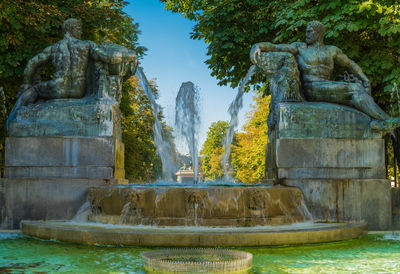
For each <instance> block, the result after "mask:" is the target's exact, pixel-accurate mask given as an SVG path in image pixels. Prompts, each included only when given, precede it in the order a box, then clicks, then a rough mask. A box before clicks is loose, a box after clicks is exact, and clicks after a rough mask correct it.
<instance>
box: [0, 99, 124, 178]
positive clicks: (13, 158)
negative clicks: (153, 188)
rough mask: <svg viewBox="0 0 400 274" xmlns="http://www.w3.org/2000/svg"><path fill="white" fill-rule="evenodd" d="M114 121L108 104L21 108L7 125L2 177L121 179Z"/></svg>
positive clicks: (59, 102) (114, 105)
mask: <svg viewBox="0 0 400 274" xmlns="http://www.w3.org/2000/svg"><path fill="white" fill-rule="evenodd" d="M120 119H121V113H120V110H119V107H118V102H116V101H115V100H113V99H96V98H95V97H85V98H82V99H54V100H48V101H46V102H38V103H36V104H31V105H28V106H23V107H21V108H20V109H19V110H18V111H17V113H16V116H15V119H13V120H12V121H11V123H10V125H9V135H10V136H11V137H9V138H7V139H6V147H5V149H6V159H5V169H4V175H5V177H7V178H98V179H112V178H117V179H123V178H124V177H125V170H124V145H123V143H122V141H121V126H120Z"/></svg>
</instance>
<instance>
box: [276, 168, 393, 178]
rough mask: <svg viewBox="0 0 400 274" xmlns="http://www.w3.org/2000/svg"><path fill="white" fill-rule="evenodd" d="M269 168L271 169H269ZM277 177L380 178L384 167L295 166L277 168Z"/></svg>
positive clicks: (383, 172)
mask: <svg viewBox="0 0 400 274" xmlns="http://www.w3.org/2000/svg"><path fill="white" fill-rule="evenodd" d="M269 170H271V169H269ZM278 177H279V178H287V179H305V178H310V179H333V178H334V179H349V178H353V179H382V178H385V177H386V169H385V168H384V167H381V168H331V167H328V168H314V167H305V168H302V167H300V168H299V167H295V168H293V167H292V168H284V167H280V168H279V169H278Z"/></svg>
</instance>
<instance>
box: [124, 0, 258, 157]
mask: <svg viewBox="0 0 400 274" xmlns="http://www.w3.org/2000/svg"><path fill="white" fill-rule="evenodd" d="M129 2H130V4H129V5H128V6H127V7H126V8H125V12H126V13H127V14H129V15H130V16H131V17H133V18H134V19H135V22H137V23H139V29H140V30H141V32H142V33H141V35H140V36H139V43H140V44H141V45H143V46H145V47H147V49H148V51H147V53H146V54H147V55H146V56H144V58H143V59H142V60H141V67H143V69H144V72H145V74H146V76H147V78H148V79H153V78H156V82H157V84H158V87H159V92H160V98H159V99H158V103H159V104H160V105H161V106H162V107H163V108H164V113H165V116H166V119H167V123H168V124H169V125H170V126H173V123H174V111H175V98H176V95H177V94H178V90H179V87H180V86H181V84H182V82H186V81H192V82H193V83H194V84H195V85H196V86H198V87H199V89H200V98H201V99H200V112H201V127H200V134H199V135H200V136H199V145H200V146H201V145H202V144H203V142H204V141H205V139H206V133H207V129H208V127H209V126H210V125H211V123H212V122H216V121H218V120H226V121H228V120H229V116H228V113H227V111H228V107H229V104H230V103H231V102H232V100H233V99H234V97H235V96H236V93H237V90H236V89H235V90H234V89H232V88H230V87H227V86H223V87H221V86H218V84H217V82H218V81H217V79H215V78H214V77H212V76H211V70H209V69H208V68H207V65H206V64H205V63H204V61H205V60H206V59H207V56H206V53H207V45H206V43H205V42H204V41H198V40H192V39H190V32H191V31H192V27H193V25H194V24H193V22H191V21H189V20H188V19H184V18H183V17H181V16H180V15H179V14H174V13H172V12H167V11H165V10H164V4H162V3H161V2H159V1H158V0H132V1H129ZM252 95H253V94H245V96H244V101H243V109H242V111H241V112H240V114H239V115H240V125H242V124H243V122H244V119H245V114H246V112H247V111H249V104H250V103H251V97H252ZM177 145H178V148H179V150H180V151H181V152H186V151H185V150H184V149H183V148H182V146H183V145H182V143H181V142H179V140H177Z"/></svg>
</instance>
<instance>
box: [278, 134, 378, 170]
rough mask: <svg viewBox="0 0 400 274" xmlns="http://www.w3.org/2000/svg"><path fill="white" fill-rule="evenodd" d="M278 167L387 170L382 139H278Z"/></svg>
mask: <svg viewBox="0 0 400 274" xmlns="http://www.w3.org/2000/svg"><path fill="white" fill-rule="evenodd" d="M276 151H277V154H276V163H277V166H278V167H285V168H308V167H311V168H318V167H323V168H325V167H326V168H378V167H385V157H384V141H383V139H363V140H354V139H328V138H325V139H282V138H280V139H278V140H277V141H276Z"/></svg>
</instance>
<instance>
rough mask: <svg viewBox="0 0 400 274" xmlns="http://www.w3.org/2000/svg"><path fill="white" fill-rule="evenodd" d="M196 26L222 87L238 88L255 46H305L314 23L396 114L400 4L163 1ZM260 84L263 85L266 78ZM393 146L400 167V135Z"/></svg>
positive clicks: (393, 0) (371, 0)
mask: <svg viewBox="0 0 400 274" xmlns="http://www.w3.org/2000/svg"><path fill="white" fill-rule="evenodd" d="M160 1H161V2H164V3H165V4H166V5H165V8H166V9H167V10H170V11H172V12H177V13H181V14H182V15H183V16H184V17H187V18H188V19H190V20H193V21H195V23H196V24H195V26H194V28H193V32H192V34H191V37H192V38H193V39H204V41H205V42H206V43H208V52H207V55H208V57H209V58H208V60H207V61H206V63H207V64H208V67H209V68H210V69H211V71H212V75H214V76H216V77H217V78H218V79H219V80H220V81H219V84H221V85H227V84H230V85H231V86H232V87H236V86H237V85H238V83H239V81H240V79H241V78H242V77H244V76H245V75H246V72H247V70H248V68H249V67H250V60H249V51H250V48H251V46H252V45H253V44H254V43H257V42H262V41H270V42H274V43H291V42H295V41H304V36H305V27H306V24H307V23H308V22H309V21H312V20H319V21H321V22H322V23H323V24H325V26H326V27H327V32H326V44H332V45H336V46H338V47H339V48H341V49H342V50H343V52H344V53H345V54H347V55H348V56H349V57H350V58H351V59H353V60H354V61H355V62H356V63H358V64H359V65H360V66H361V68H362V69H363V70H364V72H365V74H366V75H367V76H368V78H369V79H370V81H371V86H372V95H373V97H374V99H375V101H376V102H377V103H378V104H379V105H380V106H381V107H382V108H383V109H384V110H385V111H386V112H389V113H391V112H392V111H391V108H392V106H393V103H394V101H395V98H393V96H392V89H393V86H394V83H397V84H399V83H400V50H399V47H400V19H399V18H400V4H399V1H397V0H368V1H364V0H354V1H343V0H286V1H280V0H270V1H264V0H160ZM258 80H263V81H265V79H262V77H260V78H258ZM391 139H392V143H393V147H394V149H395V156H396V158H397V162H398V163H400V129H397V130H396V131H395V133H394V135H393V138H391Z"/></svg>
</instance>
